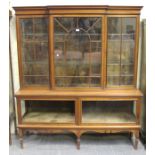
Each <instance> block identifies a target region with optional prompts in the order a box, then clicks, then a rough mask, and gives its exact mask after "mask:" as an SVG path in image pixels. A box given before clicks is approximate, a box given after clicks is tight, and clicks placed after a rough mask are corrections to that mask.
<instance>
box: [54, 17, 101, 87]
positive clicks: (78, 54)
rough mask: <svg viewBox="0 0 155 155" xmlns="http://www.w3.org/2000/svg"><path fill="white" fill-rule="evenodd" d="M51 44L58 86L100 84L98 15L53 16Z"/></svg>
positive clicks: (99, 25) (99, 24)
mask: <svg viewBox="0 0 155 155" xmlns="http://www.w3.org/2000/svg"><path fill="white" fill-rule="evenodd" d="M54 45H55V47H54V53H55V54H54V55H55V78H56V86H57V87H99V86H100V80H101V18H96V17H90V18H87V17H56V18H54ZM96 76H98V80H92V79H93V78H95V77H96ZM94 81H95V82H94ZM94 83H95V84H94Z"/></svg>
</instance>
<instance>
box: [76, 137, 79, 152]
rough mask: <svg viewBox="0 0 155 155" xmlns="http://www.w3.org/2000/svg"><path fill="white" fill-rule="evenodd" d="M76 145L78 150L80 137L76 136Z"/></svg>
mask: <svg viewBox="0 0 155 155" xmlns="http://www.w3.org/2000/svg"><path fill="white" fill-rule="evenodd" d="M76 145H77V149H78V150H80V137H79V138H77V143H76Z"/></svg>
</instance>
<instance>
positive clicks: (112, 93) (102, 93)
mask: <svg viewBox="0 0 155 155" xmlns="http://www.w3.org/2000/svg"><path fill="white" fill-rule="evenodd" d="M15 96H16V97H25V96H28V97H29V96H30V97H33V96H35V97H36V96H38V97H46V96H49V97H50V96H51V97H52V96H54V97H59V96H60V97H63V96H64V97H68V96H72V97H93V96H95V97H117V96H118V97H121V96H126V97H130V96H131V97H139V96H142V93H141V91H140V90H138V89H131V90H127V89H126V90H125V89H124V90H110V89H106V90H97V91H88V90H87V91H86V90H74V91H73V90H47V89H44V90H43V89H41V90H29V89H22V90H19V91H18V92H16V94H15Z"/></svg>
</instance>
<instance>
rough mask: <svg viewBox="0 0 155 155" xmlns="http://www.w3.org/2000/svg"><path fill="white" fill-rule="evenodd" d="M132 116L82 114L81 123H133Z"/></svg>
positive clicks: (128, 114) (113, 113)
mask: <svg viewBox="0 0 155 155" xmlns="http://www.w3.org/2000/svg"><path fill="white" fill-rule="evenodd" d="M135 122H136V119H135V116H134V115H133V114H130V113H126V112H99V111H95V112H91V113H89V112H87V113H84V114H83V119H82V123H135Z"/></svg>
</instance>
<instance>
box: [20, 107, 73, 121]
mask: <svg viewBox="0 0 155 155" xmlns="http://www.w3.org/2000/svg"><path fill="white" fill-rule="evenodd" d="M23 122H24V123H74V122H75V116H74V114H73V113H71V112H67V111H66V112H62V111H61V110H60V111H57V112H49V111H47V112H43V111H42V112H29V113H27V114H25V116H24V117H23Z"/></svg>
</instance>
